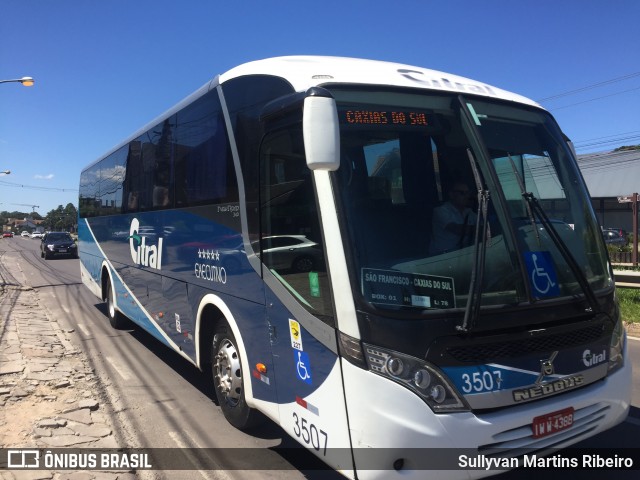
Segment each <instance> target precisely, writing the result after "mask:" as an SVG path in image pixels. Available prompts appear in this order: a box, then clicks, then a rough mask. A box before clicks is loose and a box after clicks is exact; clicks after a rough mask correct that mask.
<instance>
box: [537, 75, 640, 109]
mask: <svg viewBox="0 0 640 480" xmlns="http://www.w3.org/2000/svg"><path fill="white" fill-rule="evenodd" d="M638 76H640V72H635V73H630V74H629V75H624V76H622V77H616V78H612V79H610V80H605V81H603V82H598V83H594V84H592V85H587V86H586V87H581V88H576V89H575V90H569V91H568V92H563V93H558V94H556V95H551V96H550V97H545V98H541V99H539V100H536V101H537V102H538V103H542V102H548V101H549V100H555V99H557V98H562V97H567V96H569V95H573V94H575V93H580V92H584V91H586V90H591V89H593V88H598V87H602V86H604V85H609V84H611V83H615V82H621V81H622V80H628V79H630V78H634V77H638Z"/></svg>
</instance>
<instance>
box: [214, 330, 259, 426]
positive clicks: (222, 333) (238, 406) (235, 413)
mask: <svg viewBox="0 0 640 480" xmlns="http://www.w3.org/2000/svg"><path fill="white" fill-rule="evenodd" d="M211 366H212V368H211V370H212V374H213V386H214V388H215V392H216V398H217V399H218V403H219V405H220V408H221V409H222V413H223V414H224V417H225V418H226V419H227V421H228V422H229V423H230V424H231V425H233V426H234V427H236V428H238V429H240V430H247V429H249V428H252V427H255V426H257V425H258V424H259V423H260V413H259V412H258V411H257V410H254V409H253V408H250V407H249V406H248V405H247V402H246V399H245V392H244V384H243V371H242V364H241V361H240V352H239V350H238V347H237V342H236V339H235V337H234V335H233V332H232V331H231V328H229V326H228V325H227V324H226V323H222V324H221V325H220V326H218V328H217V329H216V332H215V334H214V335H213V348H212V349H211ZM248 381H251V380H248Z"/></svg>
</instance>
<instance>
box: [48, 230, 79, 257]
mask: <svg viewBox="0 0 640 480" xmlns="http://www.w3.org/2000/svg"><path fill="white" fill-rule="evenodd" d="M56 255H66V256H71V257H73V258H78V246H77V245H76V242H75V240H74V239H73V238H71V235H69V234H68V233H67V232H48V233H47V234H46V235H44V237H43V238H42V242H41V243H40V256H41V257H42V258H44V259H45V260H48V259H49V258H51V257H54V256H56Z"/></svg>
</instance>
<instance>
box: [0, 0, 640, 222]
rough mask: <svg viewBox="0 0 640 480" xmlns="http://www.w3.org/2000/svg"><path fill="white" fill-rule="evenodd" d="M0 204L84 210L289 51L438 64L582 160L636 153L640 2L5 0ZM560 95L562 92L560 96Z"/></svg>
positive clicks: (0, 2)
mask: <svg viewBox="0 0 640 480" xmlns="http://www.w3.org/2000/svg"><path fill="white" fill-rule="evenodd" d="M0 11H1V12H2V14H1V16H0V35H1V38H2V40H1V41H0V80H7V79H15V78H21V77H23V76H31V77H33V78H34V79H35V82H36V83H35V85H34V86H33V87H23V86H22V85H20V84H18V83H3V84H0V172H1V171H4V170H10V171H11V173H10V174H9V175H3V174H0V211H2V210H6V211H14V210H18V211H24V212H28V211H31V210H32V208H35V211H37V212H38V213H40V214H41V215H43V216H44V215H46V214H47V213H48V212H49V211H50V210H52V209H55V208H57V207H58V206H59V205H62V206H66V205H67V204H68V203H73V204H74V205H76V206H77V204H78V183H79V176H80V171H81V170H82V168H83V167H84V166H86V165H88V164H89V163H92V162H93V161H95V160H96V159H97V158H99V157H100V156H101V155H103V154H104V153H106V152H107V151H108V150H110V149H111V148H112V147H114V146H115V145H116V144H118V143H119V142H121V141H122V140H125V139H126V138H127V137H129V136H130V135H131V134H133V133H134V132H135V131H137V130H138V129H139V128H141V127H142V126H144V125H146V124H147V123H148V122H150V121H151V120H153V119H154V118H155V117H157V116H158V115H160V114H161V113H163V112H164V111H166V110H168V109H169V108H170V107H171V106H173V105H174V104H176V103H178V102H179V101H180V100H182V99H183V98H184V97H186V96H187V95H189V94H190V93H192V92H193V91H195V90H196V89H198V88H199V87H201V86H202V85H204V84H205V83H206V82H208V81H209V80H210V79H212V78H213V77H215V76H216V75H217V74H220V73H223V72H225V71H227V70H228V69H230V68H232V67H234V66H237V65H240V64H242V63H245V62H248V61H252V60H258V59H262V58H267V57H273V56H281V55H333V56H345V57H360V58H369V59H376V60H386V61H393V62H399V63H404V64H409V65H415V66H420V67H426V68H431V69H434V70H441V71H445V72H449V73H452V74H457V75H462V76H465V77H469V78H472V79H475V80H478V81H480V82H484V83H486V84H489V85H493V86H496V87H499V88H503V89H505V90H510V91H513V92H516V93H519V94H521V95H524V96H526V97H529V98H531V99H533V100H536V101H538V102H540V103H541V105H542V106H544V107H545V108H547V109H548V110H549V111H550V112H551V113H552V114H553V115H554V116H555V117H556V119H557V120H558V122H559V124H560V126H561V128H562V129H563V130H564V132H565V133H566V134H567V135H568V136H569V137H570V138H571V139H572V140H573V141H574V143H575V145H576V147H577V149H578V153H589V152H593V151H606V150H612V149H614V148H616V147H618V146H621V145H635V144H640V116H639V115H638V112H640V35H638V31H637V22H638V18H640V1H637V0H609V1H606V2H605V1H603V0H562V1H557V0H517V1H515V0H484V1H478V0H448V1H444V0H440V1H434V0H393V1H391V0H339V1H338V0H323V1H322V2H309V1H305V0H293V1H288V0H280V1H275V0H271V1H270V0H262V1H255V0H235V1H232V2H231V1H216V0H180V1H178V0H108V1H107V0H102V1H97V0H96V1H89V0H56V1H53V0H30V1H24V0H21V1H20V0H0ZM550 97H556V98H550Z"/></svg>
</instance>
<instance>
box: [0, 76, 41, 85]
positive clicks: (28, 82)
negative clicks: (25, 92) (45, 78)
mask: <svg viewBox="0 0 640 480" xmlns="http://www.w3.org/2000/svg"><path fill="white" fill-rule="evenodd" d="M12 82H13V83H21V84H22V85H24V86H25V87H32V86H33V84H34V83H35V80H34V79H33V78H32V77H22V78H14V79H12V80H0V83H12Z"/></svg>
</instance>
